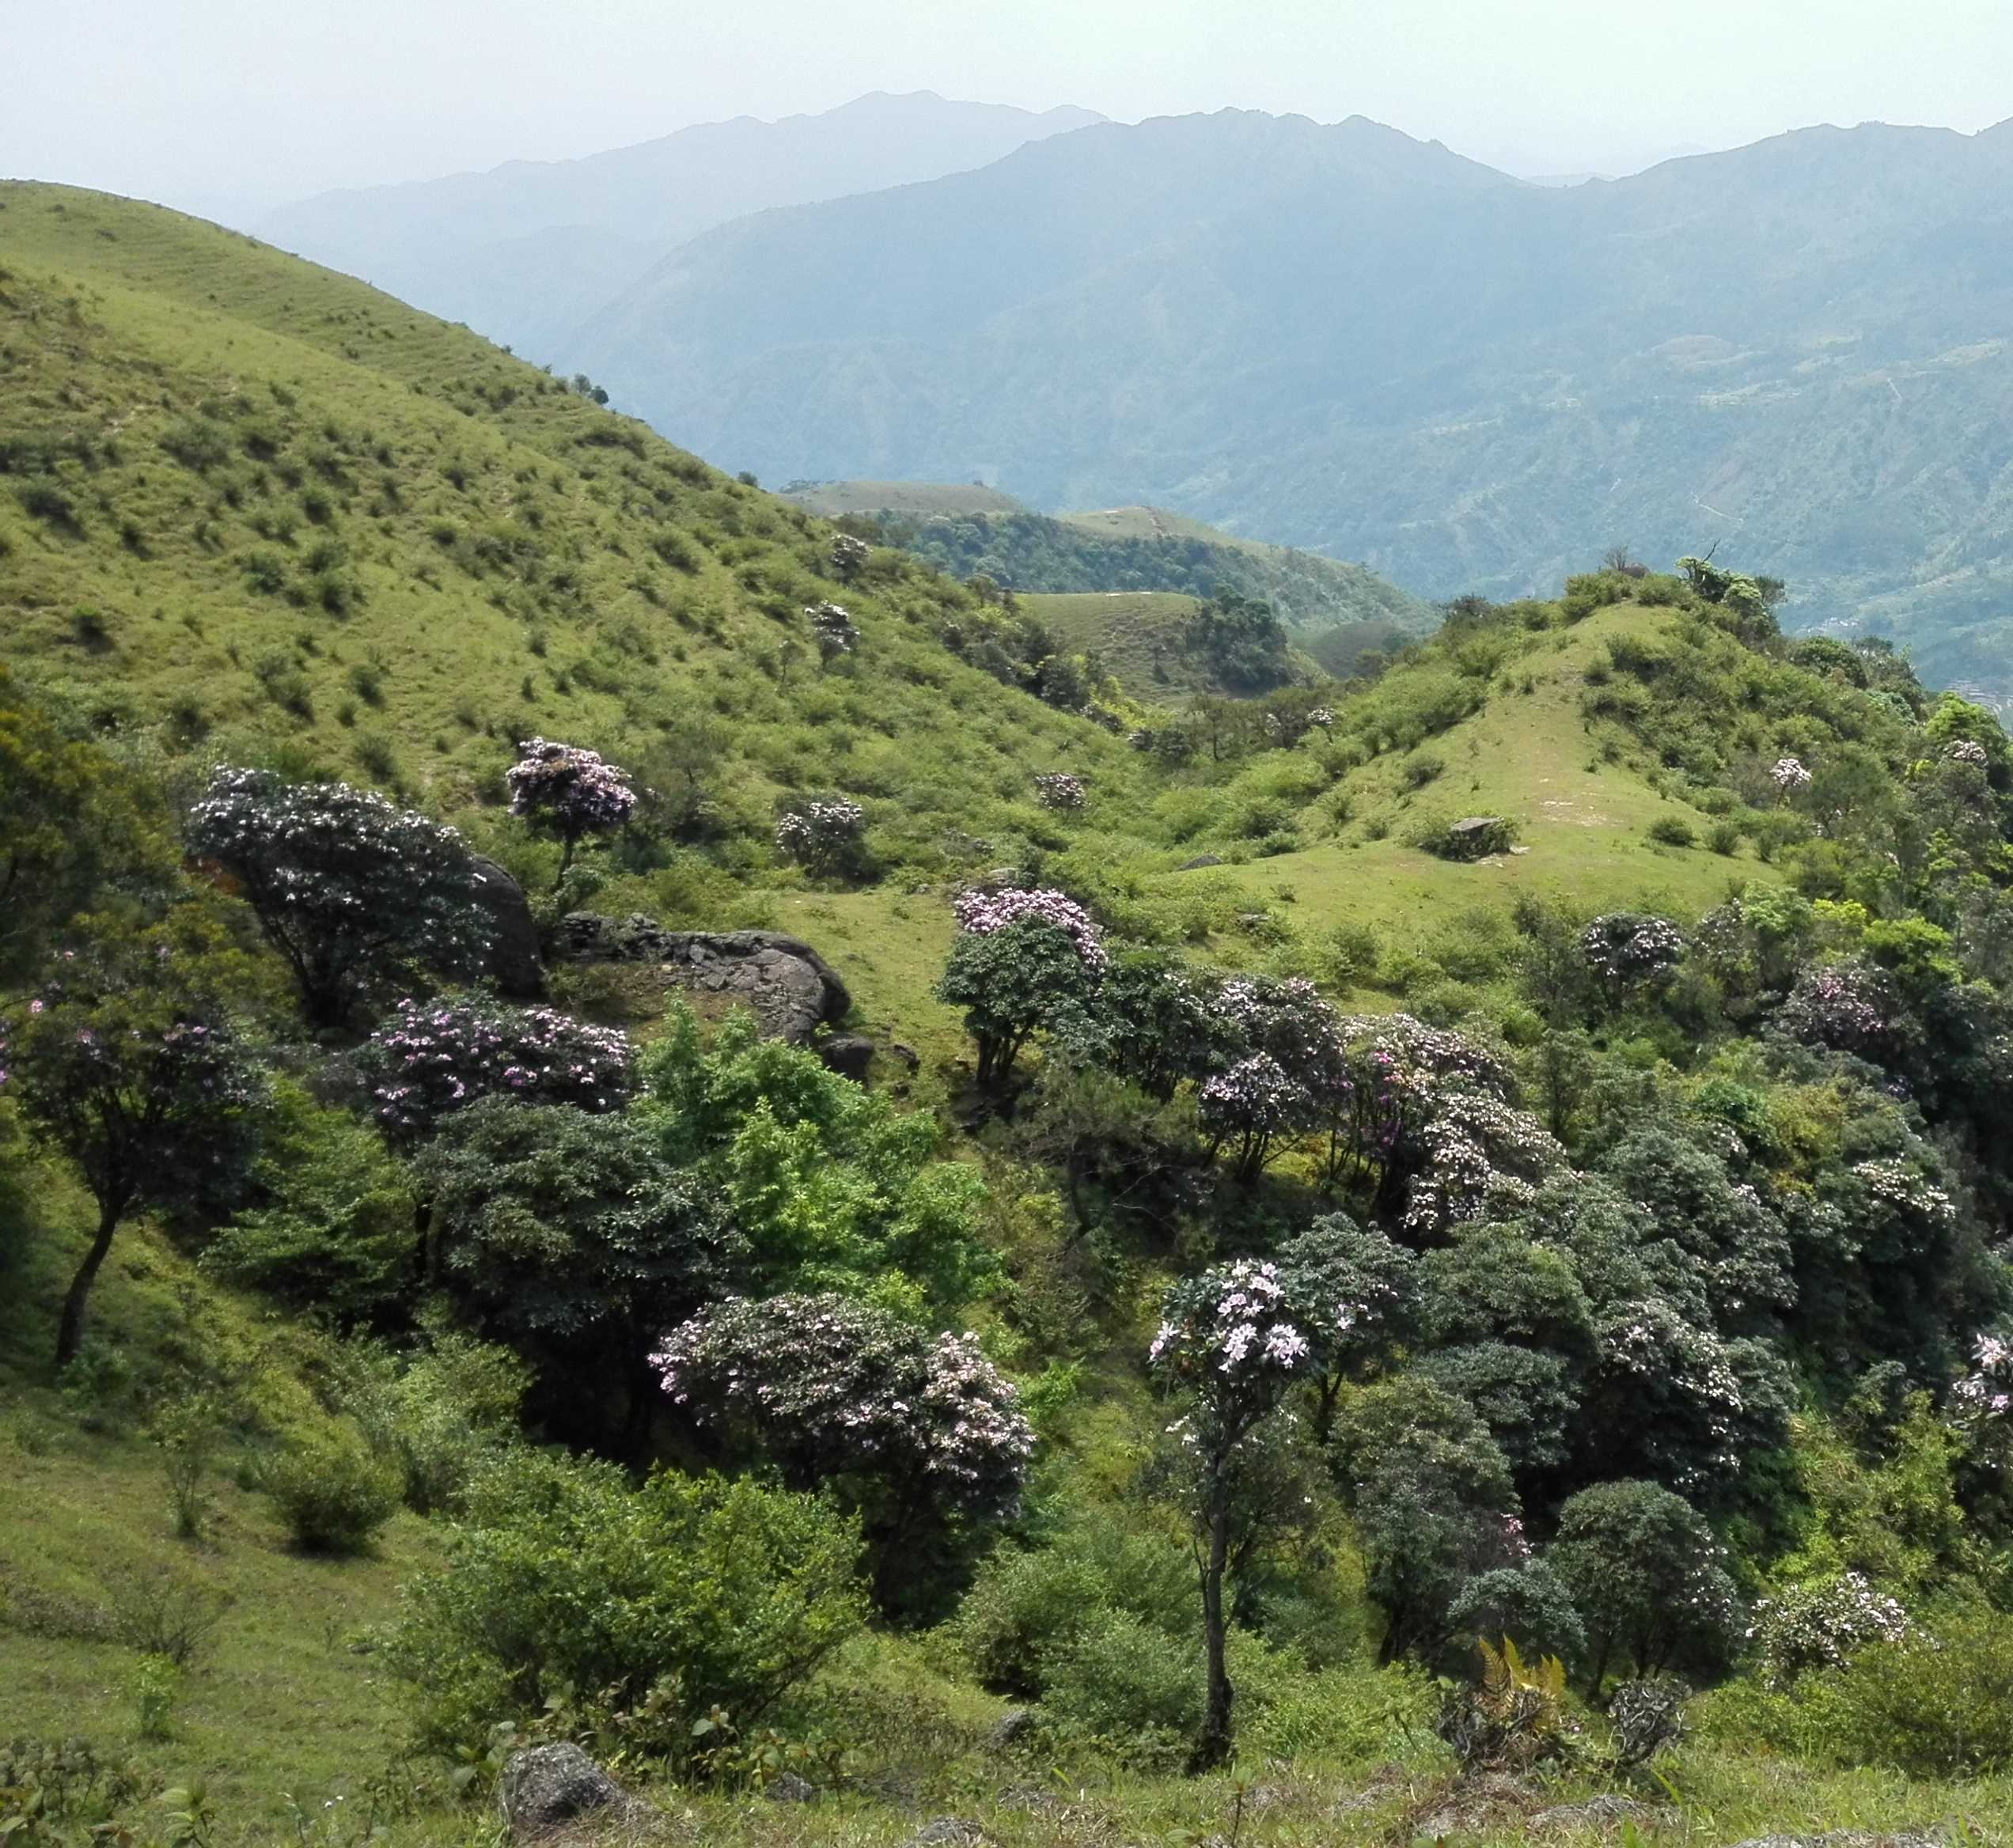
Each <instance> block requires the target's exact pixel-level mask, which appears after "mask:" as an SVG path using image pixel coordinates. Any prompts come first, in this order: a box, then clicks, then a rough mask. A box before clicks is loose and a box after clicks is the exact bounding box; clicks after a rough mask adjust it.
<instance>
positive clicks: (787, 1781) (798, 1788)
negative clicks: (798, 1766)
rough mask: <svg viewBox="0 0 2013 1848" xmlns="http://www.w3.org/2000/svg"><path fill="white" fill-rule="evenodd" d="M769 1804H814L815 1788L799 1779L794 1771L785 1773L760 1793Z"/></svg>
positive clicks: (816, 1794)
mask: <svg viewBox="0 0 2013 1848" xmlns="http://www.w3.org/2000/svg"><path fill="white" fill-rule="evenodd" d="M762 1794H763V1795H764V1797H767V1798H768V1800H769V1801H770V1802H771V1803H815V1802H817V1797H818V1793H817V1785H815V1784H813V1783H810V1782H807V1781H806V1779H804V1778H800V1777H798V1775H797V1774H796V1773H795V1772H794V1771H785V1772H784V1773H783V1775H782V1776H781V1777H779V1778H777V1779H776V1780H775V1782H773V1783H771V1784H769V1785H768V1786H765V1787H764V1789H763V1792H762Z"/></svg>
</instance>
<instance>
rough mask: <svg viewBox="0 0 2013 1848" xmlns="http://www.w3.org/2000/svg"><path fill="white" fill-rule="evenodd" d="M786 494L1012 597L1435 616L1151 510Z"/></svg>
mask: <svg viewBox="0 0 2013 1848" xmlns="http://www.w3.org/2000/svg"><path fill="white" fill-rule="evenodd" d="M786 491H787V493H788V494H789V498H791V499H793V500H795V501H797V502H799V503H800V504H801V505H802V506H806V507H809V508H810V509H812V510H813V512H815V513H824V514H826V515H828V516H831V517H835V518H836V517H845V516H850V517H852V518H853V519H854V520H855V521H862V520H863V521H867V522H869V524H865V525H862V526H861V528H860V530H861V531H862V532H872V533H873V534H874V536H875V537H876V538H878V539H879V540H881V541H883V542H884V543H887V544H889V545H898V546H900V547H902V548H903V549H904V550H905V551H912V552H914V553H915V554H916V555H917V556H918V557H919V558H922V559H927V560H928V561H929V562H930V563H931V564H933V565H934V566H937V567H938V570H943V571H948V572H949V573H950V574H951V575H952V576H953V577H961V578H969V577H989V578H991V580H992V581H994V582H995V583H996V584H999V585H1005V586H1006V587H1007V588H1009V589H1013V590H1014V591H1016V592H1021V593H1035V594H1037V595H1042V596H1061V595H1068V594H1071V593H1079V592H1087V591H1119V590H1124V591H1171V592H1176V593H1181V594H1182V595H1185V596H1212V595H1214V594H1215V592H1216V591H1217V590H1218V589H1219V588H1224V587H1227V588H1228V589H1231V590H1234V591H1235V592H1236V593H1238V595H1239V596H1246V597H1253V598H1256V599H1257V600H1260V601H1261V602H1264V603H1269V604H1271V605H1272V608H1273V609H1274V610H1275V611H1276V612H1277V613H1278V615H1279V619H1280V620H1281V621H1283V622H1285V623H1291V624H1293V625H1295V626H1296V627H1299V628H1302V629H1304V630H1306V631H1310V632H1312V631H1318V630H1322V629H1327V628H1332V627H1348V626H1353V625H1358V624H1363V623H1378V624H1382V625H1383V626H1384V627H1386V629H1387V630H1389V631H1391V632H1393V633H1397V634H1408V635H1422V634H1425V633H1426V632H1427V631H1428V630H1429V629H1431V627H1433V625H1434V624H1435V623H1436V622H1437V621H1438V620H1439V615H1438V613H1437V612H1435V610H1434V609H1433V608H1432V606H1431V605H1430V604H1426V603H1424V602H1423V601H1421V600H1420V599H1419V598H1417V597H1416V596H1412V595H1410V594H1409V593H1407V592H1405V591H1403V590H1401V589H1398V587H1397V585H1394V584H1392V583H1390V582H1389V581H1387V580H1386V579H1385V578H1382V577H1379V576H1378V574H1376V573H1375V572H1374V571H1370V570H1366V569H1364V568H1363V566H1360V565H1350V564H1344V563H1341V562H1338V561H1337V560H1336V559H1325V558H1321V557H1320V556H1318V555H1316V554H1314V553H1313V552H1305V551H1296V550H1295V549H1294V548H1293V547H1291V546H1281V545H1268V544H1266V543H1264V542H1263V541H1260V540H1250V539H1240V538H1238V537H1237V536H1235V535H1234V534H1231V533H1228V532H1219V531H1218V530H1217V529H1216V528H1214V527H1212V526H1205V525H1204V524H1203V523H1202V522H1201V521H1199V520H1191V519H1188V518H1186V517H1184V516H1182V515H1181V514H1177V513H1162V511H1161V510H1160V509H1158V508H1156V507H1118V508H1113V509H1109V510H1107V511H1105V512H1103V513H1061V514H1056V515H1053V516H1050V515H1047V514H1042V513H1036V512H1034V511H1033V509H1030V508H1027V507H1023V506H1021V505H1020V504H1019V503H1018V502H1015V501H1014V500H1013V499H1011V498H1010V497H1009V496H1007V495H1005V494H1001V493H999V491H998V490H995V489H992V488H987V487H976V486H974V487H954V486H950V485H940V484H936V483H927V482H872V481H847V482H828V483H821V484H819V485H818V486H817V487H810V488H805V489H802V490H786Z"/></svg>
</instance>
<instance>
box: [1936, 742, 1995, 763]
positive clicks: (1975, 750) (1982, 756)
mask: <svg viewBox="0 0 2013 1848" xmlns="http://www.w3.org/2000/svg"><path fill="white" fill-rule="evenodd" d="M1944 755H1947V757H1948V758H1949V759H1950V762H1951V763H1968V764H1970V765H1972V766H1973V767H1974V768H1976V769H1978V770H1983V769H1984V768H1985V767H1986V766H1987V765H1988V763H1991V762H1992V753H1991V752H1988V750H1986V748H1985V746H1984V745H1982V744H1980V743H1979V742H1978V740H1977V739H1976V738H1959V739H1958V740H1957V742H1956V743H1955V744H1953V745H1951V746H1950V749H1949V750H1948V751H1947V752H1945V753H1944Z"/></svg>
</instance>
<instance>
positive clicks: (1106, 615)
mask: <svg viewBox="0 0 2013 1848" xmlns="http://www.w3.org/2000/svg"><path fill="white" fill-rule="evenodd" d="M1016 600H1017V601H1018V604H1019V605H1020V607H1021V608H1022V609H1023V610H1025V611H1026V612H1027V613H1028V614H1029V615H1031V616H1033V618H1034V619H1035V620H1036V621H1037V622H1038V623H1044V624H1045V625H1046V626H1047V627H1048V628H1049V629H1050V630H1052V631H1053V632H1054V634H1055V636H1056V639H1057V641H1059V642H1061V643H1062V644H1063V646H1065V647H1067V648H1068V649H1070V650H1071V652H1072V653H1090V654H1093V655H1094V657H1095V658H1096V659H1097V661H1099V662H1100V663H1101V665H1103V667H1104V668H1105V671H1106V672H1109V674H1110V675H1111V676H1112V677H1113V679H1114V680H1116V681H1117V683H1118V684H1119V685H1120V687H1123V688H1124V690H1125V692H1126V694H1127V695H1128V697H1130V698H1132V699H1136V700H1138V701H1139V702H1141V703H1142V704H1143V705H1147V706H1171V705H1178V704H1179V703H1180V702H1181V701H1183V700H1185V699H1191V698H1192V697H1193V696H1194V695H1196V694H1198V693H1215V694H1222V693H1226V692H1229V691H1231V689H1230V688H1228V687H1226V686H1225V685H1224V684H1223V680H1222V677H1221V676H1220V675H1219V674H1218V673H1217V672H1216V671H1215V668H1214V666H1213V665H1212V664H1211V661H1210V660H1209V657H1207V654H1205V653H1202V652H1201V651H1200V650H1198V649H1196V648H1194V647H1193V646H1191V645H1190V642H1189V639H1188V624H1189V621H1190V619H1191V618H1192V616H1193V615H1194V614H1195V612H1196V607H1197V605H1196V599H1195V598H1194V597H1193V596H1181V595H1179V594H1177V593H1173V592H1170V591H1160V590H1099V591H1090V592H1085V593H1079V594H1076V595H1072V596H1033V595H1022V596H1019V597H1018V598H1017V599H1016ZM1287 658H1288V660H1289V661H1290V663H1291V665H1292V667H1293V668H1294V669H1295V671H1296V672H1298V674H1299V675H1300V676H1302V678H1304V679H1305V680H1307V681H1309V682H1310V683H1311V682H1313V681H1314V680H1318V679H1319V678H1321V670H1320V668H1318V667H1317V665H1316V664H1315V662H1314V658H1313V657H1311V656H1310V655H1309V654H1307V653H1304V652H1303V651H1302V650H1301V649H1297V648H1295V649H1289V651H1288V657H1287Z"/></svg>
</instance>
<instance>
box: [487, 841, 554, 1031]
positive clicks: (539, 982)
mask: <svg viewBox="0 0 2013 1848" xmlns="http://www.w3.org/2000/svg"><path fill="white" fill-rule="evenodd" d="M475 869H476V877H478V878H479V879H480V880H481V881H482V883H481V884H480V885H479V886H477V887H476V903H477V904H479V905H480V906H481V907H482V909H483V911H484V913H485V914H487V916H488V918H489V925H490V944H489V954H488V956H487V958H486V959H485V960H484V968H483V973H484V974H485V975H487V976H488V977H489V979H491V981H492V982H494V983H495V984H496V989H497V992H498V993H499V994H503V995H507V996H508V997H509V998H510V999H511V1000H512V1001H530V1000H533V999H534V998H536V997H537V996H538V995H540V994H543V993H544V988H545V976H544V971H543V970H542V969H540V968H539V966H538V926H536V924H534V923H533V922H532V918H531V904H530V901H529V899H526V898H525V890H524V888H523V887H522V886H521V885H520V884H517V881H516V880H514V879H513V878H512V877H510V874H509V873H506V872H505V871H504V870H503V869H502V867H501V866H499V865H497V863H496V862H495V861H494V860H489V859H485V858H483V856H482V855H481V854H476V856H475Z"/></svg>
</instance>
